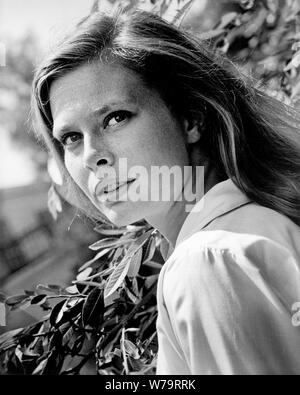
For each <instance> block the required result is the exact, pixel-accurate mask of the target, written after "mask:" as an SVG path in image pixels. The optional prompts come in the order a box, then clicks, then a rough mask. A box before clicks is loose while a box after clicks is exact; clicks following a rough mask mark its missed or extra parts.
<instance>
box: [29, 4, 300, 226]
mask: <svg viewBox="0 0 300 395" xmlns="http://www.w3.org/2000/svg"><path fill="white" fill-rule="evenodd" d="M95 60H98V61H99V62H118V64H121V65H122V66H124V67H126V68H129V69H131V70H134V71H136V72H137V73H138V74H139V75H140V76H141V77H142V79H143V81H144V82H145V84H147V85H148V86H150V87H152V88H155V89H156V90H157V91H158V93H159V94H160V95H161V97H162V98H163V100H165V102H166V103H167V105H168V106H169V107H170V108H171V109H172V111H173V113H174V114H176V115H178V116H180V117H185V118H186V119H197V118H198V117H200V115H201V114H204V117H205V130H204V133H203V137H201V139H200V141H199V144H200V145H201V150H204V152H205V154H206V155H207V156H208V158H209V159H210V160H211V161H212V163H213V165H214V166H215V168H216V169H217V172H218V175H219V177H220V179H221V180H225V179H227V178H231V179H232V181H233V182H234V183H235V185H236V186H237V187H238V188H239V189H240V190H242V191H243V192H244V193H245V194H246V195H247V196H248V197H249V198H250V199H251V200H252V201H254V202H257V203H258V204H261V205H263V206H266V207H269V208H271V209H274V210H276V211H277V212H280V213H282V214H284V215H286V216H287V217H289V218H290V219H291V220H292V221H294V222H295V223H296V224H298V225H300V134H299V126H300V119H299V117H298V115H297V113H296V111H295V110H293V109H292V108H291V107H288V106H286V105H284V104H283V103H281V102H279V101H277V100H276V99H274V98H272V97H269V96H268V95H266V94H265V93H263V91H261V90H258V89H256V88H254V84H253V82H252V81H251V80H250V79H248V78H246V77H244V76H242V75H241V74H240V73H239V72H238V71H237V68H236V67H234V65H233V64H232V63H231V62H230V61H229V60H228V59H226V57H225V56H224V57H223V56H222V57H220V56H216V54H215V53H214V52H213V51H212V50H209V49H208V48H207V47H206V45H204V43H202V42H201V41H199V40H197V39H196V38H194V37H193V36H191V35H189V34H188V33H186V32H184V31H182V30H181V29H179V28H177V27H175V26H173V25H171V24H169V23H168V22H166V21H164V20H163V19H162V18H160V17H159V16H157V15H154V14H151V13H148V12H145V11H135V12H133V13H127V14H124V13H123V14H122V13H116V14H113V15H106V14H101V13H94V14H92V15H91V16H90V17H89V18H86V19H84V20H83V21H82V23H80V24H79V25H78V26H77V28H76V30H75V31H74V33H73V34H71V35H70V36H69V37H68V38H67V39H65V40H64V42H63V43H62V44H61V46H59V47H58V48H57V49H56V50H55V53H53V54H52V55H51V56H50V58H49V59H47V60H46V61H45V63H44V64H43V65H41V67H40V68H39V69H38V70H37V72H36V74H35V78H34V83H33V107H34V109H35V115H36V119H38V126H37V128H36V129H37V133H38V135H39V136H41V137H42V139H43V140H44V141H45V142H46V145H47V146H48V148H49V149H50V151H51V152H52V154H53V155H54V156H55V157H56V159H57V161H60V166H61V169H62V171H63V172H64V174H65V178H66V182H67V180H69V181H68V182H69V185H73V186H72V188H73V189H72V191H73V192H71V193H73V194H75V193H77V196H80V198H79V199H78V202H77V206H79V207H81V208H83V209H84V210H85V211H87V207H88V206H89V205H91V204H90V203H88V199H87V198H86V197H85V196H83V193H81V192H80V191H78V189H79V188H77V187H76V185H74V182H72V180H70V177H69V176H68V174H67V171H66V169H65V168H64V164H63V150H62V148H61V147H60V145H59V144H58V143H57V142H55V140H54V139H53V138H52V123H53V120H52V115H51V110H50V103H49V91H50V88H51V84H52V82H53V81H54V80H56V79H58V78H60V77H61V76H63V75H65V74H67V73H68V72H69V71H71V70H74V69H75V68H77V67H79V66H80V65H82V64H84V63H87V62H91V61H95ZM74 188H75V190H76V188H77V192H74ZM94 212H95V208H94ZM98 214H99V213H98ZM96 215H97V214H95V216H96ZM99 216H100V217H101V215H99Z"/></svg>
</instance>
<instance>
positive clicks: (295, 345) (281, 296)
mask: <svg viewBox="0 0 300 395" xmlns="http://www.w3.org/2000/svg"><path fill="white" fill-rule="evenodd" d="M223 236H224V237H225V238H226V237H227V238H228V233H227V234H226V235H225V234H223ZM246 236H247V237H248V238H246V240H247V242H246V243H244V239H243V237H246ZM225 244H226V243H225ZM227 244H228V245H229V246H230V245H231V246H234V245H235V246H239V247H238V248H236V247H234V248H231V247H228V246H227V247H225V248H215V247H212V246H211V245H207V246H205V245H203V243H200V244H199V237H198V239H197V237H196V235H195V237H192V238H191V239H190V240H189V241H188V243H183V244H182V245H180V246H179V248H178V251H177V253H176V254H174V257H173V258H172V259H171V261H170V262H168V265H167V266H166V267H165V268H164V273H163V274H162V277H161V293H162V296H161V297H162V303H163V306H164V307H163V308H164V309H165V311H166V315H165V317H168V323H166V322H164V319H162V320H161V321H160V324H159V325H160V327H161V329H162V332H163V333H164V340H163V341H164V342H168V340H170V338H169V339H168V337H170V336H172V339H171V342H172V344H173V345H174V347H175V348H176V350H177V352H178V354H180V355H181V358H182V359H183V360H184V361H185V364H186V366H187V371H189V372H190V374H299V373H300V327H297V326H295V324H293V320H292V315H293V312H292V306H293V304H294V303H296V302H299V301H300V275H299V267H298V265H297V262H296V261H295V258H294V257H293V256H292V255H291V254H290V252H289V251H288V250H287V249H286V248H285V247H283V246H281V245H279V244H277V243H275V242H273V241H271V240H269V239H267V238H254V237H253V236H251V235H233V234H232V235H230V240H228V243H227ZM160 309H162V307H160V308H159V310H160ZM161 318H162V317H161ZM171 331H172V334H171ZM166 349H167V348H164V347H162V348H161V350H162V351H161V355H160V351H159V355H158V360H159V372H158V374H164V373H166V372H168V373H169V374H182V373H185V372H178V371H176V367H175V370H172V360H170V359H168V356H167V355H162V353H163V352H164V351H163V350H166ZM162 361H165V362H162ZM164 363H166V364H167V363H168V364H169V367H168V369H165V368H164V366H163V365H164Z"/></svg>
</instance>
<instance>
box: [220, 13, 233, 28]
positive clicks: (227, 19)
mask: <svg viewBox="0 0 300 395" xmlns="http://www.w3.org/2000/svg"><path fill="white" fill-rule="evenodd" d="M237 16H238V13H237V12H228V13H227V14H224V15H223V16H222V18H221V21H220V24H219V25H218V29H224V28H225V27H227V26H228V25H230V23H232V22H233V21H234V20H235V19H236V17H237Z"/></svg>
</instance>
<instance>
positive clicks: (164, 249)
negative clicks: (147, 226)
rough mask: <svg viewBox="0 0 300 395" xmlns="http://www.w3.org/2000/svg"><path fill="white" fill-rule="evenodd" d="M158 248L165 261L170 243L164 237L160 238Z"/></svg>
mask: <svg viewBox="0 0 300 395" xmlns="http://www.w3.org/2000/svg"><path fill="white" fill-rule="evenodd" d="M159 249H160V253H161V256H162V257H163V259H164V261H166V260H167V258H168V255H169V249H170V243H169V242H168V241H167V240H166V239H165V238H162V239H161V243H160V245H159Z"/></svg>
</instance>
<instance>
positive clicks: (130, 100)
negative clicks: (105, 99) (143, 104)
mask: <svg viewBox="0 0 300 395" xmlns="http://www.w3.org/2000/svg"><path fill="white" fill-rule="evenodd" d="M128 104H129V105H136V104H137V100H136V98H134V97H128V98H126V99H122V100H116V101H112V102H109V103H106V104H104V105H103V106H101V107H100V108H97V109H95V110H93V111H92V112H91V115H96V116H101V115H103V114H105V113H107V112H109V111H111V110H113V108H114V107H115V106H118V105H128Z"/></svg>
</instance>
